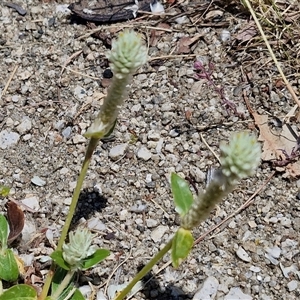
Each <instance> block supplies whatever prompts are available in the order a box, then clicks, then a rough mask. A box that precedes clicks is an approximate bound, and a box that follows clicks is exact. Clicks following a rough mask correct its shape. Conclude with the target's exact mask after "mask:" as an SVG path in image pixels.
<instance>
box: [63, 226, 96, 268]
mask: <svg viewBox="0 0 300 300" xmlns="http://www.w3.org/2000/svg"><path fill="white" fill-rule="evenodd" d="M93 237H94V235H93V234H92V233H91V232H90V231H89V230H87V229H86V228H84V229H77V230H76V231H75V232H70V233H69V243H68V244H64V245H63V247H62V249H63V254H62V255H63V258H64V260H65V261H66V262H67V263H68V264H69V265H70V267H71V268H72V269H80V267H81V263H82V260H83V259H85V258H87V257H89V256H91V255H93V254H94V253H95V251H96V250H97V249H98V247H97V246H96V245H94V246H91V243H92V240H93Z"/></svg>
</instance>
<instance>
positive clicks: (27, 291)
mask: <svg viewBox="0 0 300 300" xmlns="http://www.w3.org/2000/svg"><path fill="white" fill-rule="evenodd" d="M12 299H13V300H36V299H37V294H36V291H35V289H34V288H33V287H31V286H29V285H26V284H18V285H14V286H12V287H11V288H9V289H8V290H6V291H5V292H4V293H3V294H2V295H1V296H0V300H12Z"/></svg>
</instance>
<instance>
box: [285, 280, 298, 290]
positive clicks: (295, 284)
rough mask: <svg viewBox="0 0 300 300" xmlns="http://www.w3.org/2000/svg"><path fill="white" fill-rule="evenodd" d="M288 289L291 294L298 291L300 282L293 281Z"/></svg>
mask: <svg viewBox="0 0 300 300" xmlns="http://www.w3.org/2000/svg"><path fill="white" fill-rule="evenodd" d="M287 287H288V289H289V292H292V291H294V290H296V289H297V287H298V281H297V280H292V281H290V282H289V283H288V284H287Z"/></svg>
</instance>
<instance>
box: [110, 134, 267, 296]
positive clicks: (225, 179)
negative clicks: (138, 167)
mask: <svg viewBox="0 0 300 300" xmlns="http://www.w3.org/2000/svg"><path fill="white" fill-rule="evenodd" d="M220 149H221V168H220V169H219V170H217V171H216V172H215V173H214V176H213V178H212V179H211V181H210V183H209V185H208V186H207V188H206V190H205V191H203V192H202V193H200V194H199V195H197V197H196V198H195V199H193V195H192V192H191V191H190V188H189V185H188V183H187V182H186V181H185V180H184V179H182V178H181V177H180V176H178V175H177V174H175V173H172V175H171V189H172V193H173V197H174V203H175V208H176V211H177V212H178V213H179V215H180V217H181V226H180V227H179V229H178V230H177V232H176V233H175V235H174V237H173V238H172V239H171V240H170V241H169V242H168V243H167V244H166V245H165V246H164V247H163V248H162V249H161V250H160V251H159V252H158V253H157V254H156V255H155V257H153V258H152V259H151V261H150V262H149V263H148V264H147V265H146V266H145V267H144V268H143V269H142V270H141V271H140V272H139V273H138V274H137V275H136V276H135V277H134V278H133V280H132V281H131V282H130V283H129V284H128V286H127V287H126V288H125V289H124V290H122V291H121V292H120V293H119V294H118V295H117V296H116V298H115V299H114V300H121V299H123V298H124V297H125V296H126V295H127V294H128V293H129V292H130V290H131V289H132V288H133V287H134V286H135V284H136V283H137V282H138V281H139V280H141V279H142V278H143V277H144V276H145V275H146V274H147V273H148V272H149V271H150V270H151V268H152V267H153V266H154V265H155V264H156V263H157V262H158V261H159V260H160V259H161V258H162V257H163V256H164V255H165V254H166V253H167V252H168V251H170V250H171V260H172V264H173V266H174V267H175V268H176V267H178V266H179V264H180V263H181V262H182V260H183V259H185V258H186V257H187V256H188V254H189V253H190V251H191V249H192V246H193V243H194V238H193V236H192V232H191V231H192V229H193V228H195V227H196V226H198V225H199V224H200V223H201V222H202V221H204V220H205V219H207V217H208V216H209V213H210V212H211V211H212V210H213V209H214V207H215V205H216V204H217V203H219V202H220V201H221V200H222V199H223V198H224V197H225V196H226V195H227V194H229V193H230V192H231V191H232V190H233V189H234V187H235V186H236V184H237V183H238V181H239V180H241V179H243V178H245V177H248V176H251V175H252V174H253V173H254V171H255V170H256V168H257V167H258V165H259V162H260V156H261V155H260V153H261V148H260V145H259V144H258V142H257V141H256V138H255V137H254V136H252V135H250V134H248V133H247V132H239V133H235V134H233V135H232V137H231V138H230V141H229V143H228V144H225V143H222V144H221V145H220Z"/></svg>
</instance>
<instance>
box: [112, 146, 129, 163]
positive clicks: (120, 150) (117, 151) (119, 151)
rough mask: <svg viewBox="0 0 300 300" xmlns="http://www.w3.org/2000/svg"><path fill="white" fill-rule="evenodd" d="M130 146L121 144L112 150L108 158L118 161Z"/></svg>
mask: <svg viewBox="0 0 300 300" xmlns="http://www.w3.org/2000/svg"><path fill="white" fill-rule="evenodd" d="M127 146H128V144H126V143H124V144H119V145H116V146H114V147H113V148H111V149H110V151H109V154H108V156H109V157H110V158H111V159H112V160H118V159H120V158H122V157H123V156H124V155H125V151H126V149H127Z"/></svg>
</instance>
